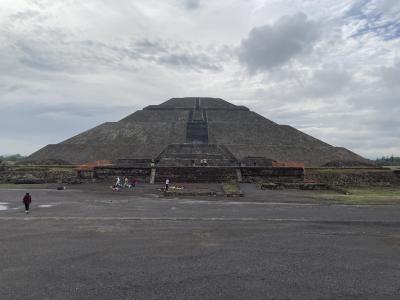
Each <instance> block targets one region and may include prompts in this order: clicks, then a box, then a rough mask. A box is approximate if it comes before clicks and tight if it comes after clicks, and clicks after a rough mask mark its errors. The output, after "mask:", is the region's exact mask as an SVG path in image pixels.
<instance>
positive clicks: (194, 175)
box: [155, 167, 237, 182]
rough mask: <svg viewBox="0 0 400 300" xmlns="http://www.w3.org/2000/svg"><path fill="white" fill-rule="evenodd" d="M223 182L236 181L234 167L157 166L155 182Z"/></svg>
mask: <svg viewBox="0 0 400 300" xmlns="http://www.w3.org/2000/svg"><path fill="white" fill-rule="evenodd" d="M167 178H168V179H169V180H170V181H171V182H225V181H236V179H237V175H236V168H234V167H157V169H156V178H155V181H156V182H165V180H166V179H167Z"/></svg>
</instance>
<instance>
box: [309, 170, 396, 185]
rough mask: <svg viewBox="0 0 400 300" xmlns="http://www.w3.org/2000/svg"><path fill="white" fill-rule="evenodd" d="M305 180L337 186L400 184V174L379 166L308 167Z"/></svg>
mask: <svg viewBox="0 0 400 300" xmlns="http://www.w3.org/2000/svg"><path fill="white" fill-rule="evenodd" d="M305 180H306V181H315V182H319V183H324V184H329V185H335V186H384V185H400V176H398V175H397V176H396V174H395V172H393V171H392V170H389V169H379V168H377V169H374V168H368V169H360V168H343V169H326V168H311V169H306V171H305Z"/></svg>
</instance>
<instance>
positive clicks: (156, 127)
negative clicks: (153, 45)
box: [29, 97, 367, 166]
mask: <svg viewBox="0 0 400 300" xmlns="http://www.w3.org/2000/svg"><path fill="white" fill-rule="evenodd" d="M173 145H174V146H173ZM177 145H186V146H181V147H178V146H177ZM187 145H202V146H197V147H191V148H192V150H190V151H189V150H188V146H187ZM213 147H217V148H218V149H224V150H221V151H222V152H221V153H214V155H215V157H217V156H218V155H220V156H222V158H221V159H226V162H227V161H228V160H232V159H234V160H236V162H239V161H242V160H244V159H246V158H247V157H260V158H266V159H272V160H279V161H295V162H303V163H305V164H306V165H307V166H320V165H323V164H326V163H328V162H331V161H357V162H362V163H363V162H367V160H365V159H363V158H362V157H360V156H358V155H356V154H354V153H352V152H350V151H349V150H346V149H344V148H337V147H333V146H331V145H328V144H326V143H324V142H322V141H320V140H317V139H315V138H313V137H311V136H309V135H307V134H305V133H303V132H301V131H298V130H297V129H295V128H293V127H290V126H287V125H278V124H276V123H274V122H272V121H270V120H268V119H266V118H264V117H262V116H260V115H258V114H257V113H255V112H252V111H250V110H249V109H248V108H247V107H244V106H237V105H234V104H232V103H229V102H227V101H225V100H222V99H219V98H198V97H188V98H172V99H170V100H168V101H166V102H164V103H161V104H160V105H151V106H148V107H145V108H144V109H143V110H139V111H137V112H135V113H133V114H131V115H129V116H127V117H126V118H124V119H122V120H120V121H119V122H108V123H104V124H101V125H99V126H97V127H95V128H92V129H90V130H88V131H85V132H83V133H81V134H79V135H77V136H74V137H72V138H70V139H68V140H65V141H63V142H61V143H59V144H55V145H48V146H46V147H44V148H42V149H40V150H39V151H37V152H35V153H34V154H32V155H31V156H30V157H29V159H30V160H35V161H41V160H51V159H58V160H63V161H66V162H69V163H73V164H78V163H85V162H90V161H94V160H116V159H121V158H135V159H142V158H143V159H158V158H160V156H162V155H163V154H165V151H167V150H168V151H172V149H173V148H174V150H173V151H175V152H176V151H178V152H179V151H180V150H179V149H181V151H183V152H182V153H177V155H178V156H179V155H181V156H185V155H186V156H185V157H188V158H187V159H190V156H191V155H192V158H194V157H198V156H199V155H203V156H204V155H205V153H204V151H210V152H213V151H214V152H215V151H216V150H215V149H212V148H213ZM196 149H197V150H196ZM199 149H200V150H199ZM201 149H202V150H201ZM206 149H208V150H206ZM185 151H186V152H185ZM196 151H197V152H199V151H200V152H199V153H197V154H196ZM201 151H203V152H201ZM217 152H218V151H217ZM196 155H197V156H196ZM210 155H211V154H210Z"/></svg>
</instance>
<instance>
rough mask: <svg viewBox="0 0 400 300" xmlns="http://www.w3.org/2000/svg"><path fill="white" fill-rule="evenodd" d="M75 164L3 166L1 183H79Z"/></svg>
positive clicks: (1, 168) (0, 173)
mask: <svg viewBox="0 0 400 300" xmlns="http://www.w3.org/2000/svg"><path fill="white" fill-rule="evenodd" d="M79 182H80V179H79V177H78V173H77V171H76V170H75V168H74V167H73V166H71V167H69V166H65V167H60V166H1V167H0V183H13V184H41V183H79Z"/></svg>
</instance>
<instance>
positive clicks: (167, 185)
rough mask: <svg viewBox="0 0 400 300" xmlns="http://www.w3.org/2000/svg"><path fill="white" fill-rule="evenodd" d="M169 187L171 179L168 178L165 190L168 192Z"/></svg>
mask: <svg viewBox="0 0 400 300" xmlns="http://www.w3.org/2000/svg"><path fill="white" fill-rule="evenodd" d="M168 187H169V179H168V178H167V179H166V180H165V190H166V191H168Z"/></svg>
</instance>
